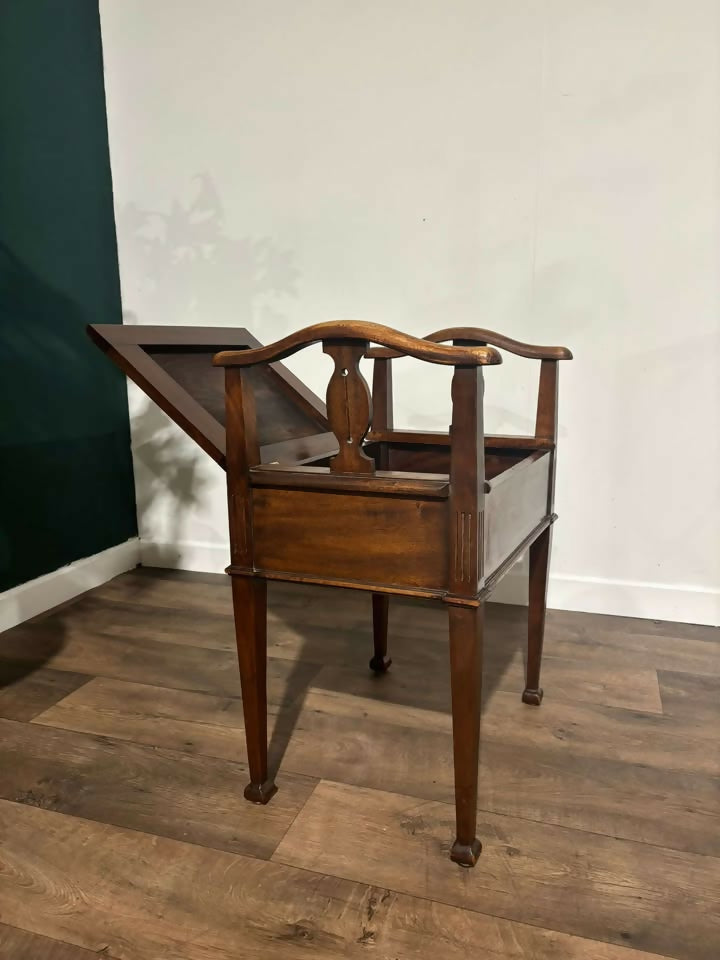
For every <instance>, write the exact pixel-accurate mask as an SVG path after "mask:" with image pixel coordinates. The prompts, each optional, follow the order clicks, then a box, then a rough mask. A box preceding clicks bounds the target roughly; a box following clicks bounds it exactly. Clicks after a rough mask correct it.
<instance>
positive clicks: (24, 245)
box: [0, 0, 136, 602]
mask: <svg viewBox="0 0 720 960" xmlns="http://www.w3.org/2000/svg"><path fill="white" fill-rule="evenodd" d="M91 322H100V323H120V322H121V308H120V286H119V280H118V266H117V250H116V242H115V225H114V218H113V207H112V184H111V178H110V163H109V156H108V138H107V123H106V117H105V92H104V86H103V71H102V48H101V41H100V18H99V13H98V5H97V0H72V2H68V0H2V13H1V14H0V590H4V589H7V588H8V587H12V586H15V585H16V584H19V583H23V582H25V581H26V580H30V579H32V578H33V577H37V576H39V575H40V574H43V573H48V572H49V571H51V570H55V569H57V568H58V567H60V566H62V565H64V564H66V563H70V562H71V561H73V560H77V559H79V558H80V557H86V556H89V555H91V554H93V553H97V552H98V551H100V550H104V549H105V548H107V547H111V546H113V545H114V544H118V543H121V542H123V541H125V540H127V539H128V538H129V537H132V536H134V535H135V533H136V522H135V502H134V491H133V478H132V462H131V458H130V440H129V432H128V414H127V399H126V392H125V383H124V379H123V377H122V375H121V374H120V373H119V371H117V370H116V369H115V367H114V366H113V365H112V364H111V363H110V362H109V360H108V359H107V358H106V357H104V356H103V355H102V354H101V353H100V351H99V350H98V349H97V348H96V347H94V346H93V345H92V344H91V343H90V341H89V340H88V338H87V335H86V333H85V326H86V324H88V323H91ZM0 602H1V601H0Z"/></svg>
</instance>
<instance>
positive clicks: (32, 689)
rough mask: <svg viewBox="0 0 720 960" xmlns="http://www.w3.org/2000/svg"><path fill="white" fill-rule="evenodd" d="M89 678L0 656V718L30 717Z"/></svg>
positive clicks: (80, 674)
mask: <svg viewBox="0 0 720 960" xmlns="http://www.w3.org/2000/svg"><path fill="white" fill-rule="evenodd" d="M89 679H90V677H88V676H86V675H85V674H83V673H69V672H67V671H63V670H52V669H49V668H47V667H40V668H38V666H37V664H35V663H26V662H23V661H22V660H18V661H11V660H2V659H0V717H5V718H7V719H8V720H32V718H33V717H35V716H37V714H39V713H42V712H43V710H47V709H48V707H51V706H52V705H53V704H55V703H57V702H58V701H59V700H62V698H63V697H66V696H67V695H68V694H69V693H72V692H73V690H77V689H78V687H81V686H82V685H83V684H84V683H87V682H88V680H89Z"/></svg>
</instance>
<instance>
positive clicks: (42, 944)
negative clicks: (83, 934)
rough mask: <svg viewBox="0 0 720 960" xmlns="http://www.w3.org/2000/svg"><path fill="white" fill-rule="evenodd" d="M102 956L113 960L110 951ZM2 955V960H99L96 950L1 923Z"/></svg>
mask: <svg viewBox="0 0 720 960" xmlns="http://www.w3.org/2000/svg"><path fill="white" fill-rule="evenodd" d="M102 956H103V957H104V958H106V960H113V958H112V957H111V956H110V954H109V953H103V954H102ZM0 957H1V958H2V960H97V957H98V955H97V953H96V952H95V951H94V950H84V949H83V948H82V947H77V946H75V945H74V944H72V943H61V942H60V941H59V940H50V939H49V938H48V937H41V936H38V934H36V933H28V932H27V931H26V930H19V929H18V928H17V927H8V926H7V924H5V923H0Z"/></svg>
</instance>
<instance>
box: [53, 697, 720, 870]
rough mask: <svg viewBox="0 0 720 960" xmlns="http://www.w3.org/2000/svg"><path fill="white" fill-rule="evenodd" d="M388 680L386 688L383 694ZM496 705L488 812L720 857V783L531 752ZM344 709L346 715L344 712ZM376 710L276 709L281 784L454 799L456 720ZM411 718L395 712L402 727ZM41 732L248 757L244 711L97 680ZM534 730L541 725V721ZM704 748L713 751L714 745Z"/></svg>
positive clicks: (274, 741)
mask: <svg viewBox="0 0 720 960" xmlns="http://www.w3.org/2000/svg"><path fill="white" fill-rule="evenodd" d="M383 682H384V680H379V681H377V683H378V686H379V685H381V684H382V683H383ZM498 696H500V695H498ZM503 696H504V695H503ZM513 701H514V702H515V703H516V705H517V711H518V714H520V715H521V718H522V715H523V714H524V715H525V716H528V715H532V716H534V717H536V718H537V721H536V722H537V723H538V724H542V722H543V718H544V716H545V714H544V711H545V710H546V707H545V706H543V707H542V708H541V709H540V710H539V711H536V710H534V709H533V708H529V707H527V706H526V705H524V704H522V703H520V702H519V700H516V698H513ZM495 702H496V701H493V702H491V704H490V705H489V707H488V709H487V711H486V714H485V718H486V721H485V728H486V731H487V735H486V736H485V737H484V739H483V741H482V750H481V768H480V785H479V804H480V806H481V807H482V808H483V809H485V810H490V811H494V812H497V813H505V814H513V815H515V816H519V817H526V818H528V819H532V820H541V821H545V822H548V823H555V824H559V825H562V826H567V827H573V828H575V829H579V830H588V831H595V832H601V833H608V834H610V835H612V836H618V837H625V838H628V839H638V840H643V841H645V842H647V843H653V844H657V845H660V846H666V847H671V848H674V849H679V850H689V851H695V852H700V853H714V854H717V855H720V829H717V828H720V781H719V780H717V779H715V778H713V777H710V776H707V775H704V774H702V773H697V772H690V771H688V770H680V771H677V770H668V769H666V768H660V769H658V768H654V767H652V766H651V765H649V764H646V763H627V762H624V761H623V760H621V759H618V758H616V757H613V756H612V752H611V751H610V755H609V756H607V755H606V756H600V755H599V754H597V753H596V754H592V753H590V754H582V753H580V754H577V753H574V752H572V750H571V749H568V746H567V745H566V743H565V742H564V741H558V740H555V741H554V743H553V742H552V741H551V740H548V742H547V743H545V744H542V745H540V746H538V744H537V743H534V742H533V741H532V739H531V738H530V737H529V736H528V742H527V744H525V745H523V743H522V732H521V729H519V728H521V727H522V726H523V725H522V724H520V723H514V722H513V720H512V712H510V714H509V716H510V719H508V713H507V712H506V713H505V715H501V716H500V717H498V718H496V719H495V721H494V723H493V721H492V718H493V716H494V704H495ZM501 702H504V699H503V697H501ZM338 703H341V704H342V706H343V710H342V712H340V711H338V710H337V709H336V708H337V705H338ZM353 706H355V710H353V709H352V707H353ZM378 706H379V707H385V711H384V716H385V717H386V716H387V714H388V712H390V711H389V710H388V705H387V704H378ZM374 707H375V704H374V703H372V702H369V701H362V702H361V703H360V704H353V698H350V697H347V696H340V695H336V696H333V697H327V696H325V695H324V693H323V691H322V690H315V689H313V690H311V692H310V694H309V696H308V697H307V698H306V701H305V703H304V705H303V706H302V709H300V710H299V711H287V710H285V711H280V712H278V711H274V712H273V715H272V716H271V717H270V721H269V727H270V759H271V765H272V766H273V768H274V767H276V766H277V765H278V763H279V765H280V770H279V774H278V784H279V786H280V787H282V784H283V778H284V776H285V774H286V773H287V772H290V771H292V772H294V773H298V774H302V775H305V776H308V777H315V778H324V779H327V780H336V781H340V782H343V783H348V784H354V785H356V786H364V787H373V788H376V789H385V790H389V791H392V792H397V793H403V792H407V793H410V794H412V795H413V796H417V797H420V798H424V799H429V800H442V801H452V799H453V796H454V781H453V767H452V755H453V754H452V737H451V731H450V728H449V725H448V723H447V720H448V719H449V718H447V716H445V715H440V714H435V715H434V716H435V717H437V718H438V719H439V720H444V721H445V723H444V724H443V726H442V727H441V726H440V725H439V724H438V726H437V728H435V729H432V728H430V727H429V726H425V727H418V726H410V725H402V724H401V723H397V722H396V723H388V722H383V720H382V719H378V718H376V710H375V709H374ZM404 709H405V708H401V709H400V710H398V709H397V708H396V709H395V711H394V713H395V716H396V718H399V717H401V716H402V715H403V714H404ZM382 715H383V714H381V716H382ZM646 716H647V715H646ZM487 718H491V719H489V720H488V719H487ZM652 719H657V720H662V719H663V718H655V717H652ZM36 722H37V723H42V724H48V725H52V726H57V727H62V728H67V729H72V730H82V731H85V732H87V733H93V734H97V735H104V736H109V737H113V738H117V739H122V740H130V741H134V742H140V743H146V744H154V745H162V746H163V747H165V748H169V749H172V750H177V751H181V752H186V753H190V754H199V753H200V754H207V755H209V756H215V757H224V758H228V759H236V758H238V757H241V758H242V759H245V742H244V733H243V732H242V728H243V719H242V710H241V704H240V703H239V702H238V701H232V700H228V699H227V698H217V697H211V696H208V695H205V694H199V693H188V692H185V691H176V690H165V689H162V688H155V687H149V686H142V685H137V684H124V683H120V682H118V681H110V680H103V679H98V680H94V681H92V682H91V683H89V684H87V685H86V686H85V687H83V688H82V689H81V690H79V691H78V692H77V693H76V694H72V695H71V696H69V697H67V698H66V699H65V700H64V701H62V702H61V703H59V704H57V705H56V706H54V707H53V708H51V709H50V710H48V711H46V712H45V713H44V714H42V715H41V716H40V717H38V718H37V721H36ZM527 724H528V728H529V727H530V726H531V725H532V717H529V718H528V720H527ZM488 728H489V730H488ZM506 729H512V730H513V731H516V730H517V733H516V736H517V739H511V742H510V744H509V745H508V744H507V743H505V742H503V740H502V736H503V731H504V730H506ZM493 734H495V736H496V737H499V738H500V739H499V740H496V739H495V738H494V737H493ZM657 739H658V740H659V738H657ZM318 744H322V745H323V748H322V750H319V749H318ZM701 746H702V747H704V748H705V753H707V754H709V753H710V751H709V750H708V749H707V744H701ZM688 752H689V751H688ZM695 752H696V754H697V753H698V752H700V751H699V750H696V751H695Z"/></svg>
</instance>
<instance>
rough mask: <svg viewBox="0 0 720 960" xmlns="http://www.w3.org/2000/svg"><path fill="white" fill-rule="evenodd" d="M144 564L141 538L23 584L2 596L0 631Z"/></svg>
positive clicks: (0, 594) (0, 603)
mask: <svg viewBox="0 0 720 960" xmlns="http://www.w3.org/2000/svg"><path fill="white" fill-rule="evenodd" d="M139 562H140V542H139V540H138V539H137V537H134V538H133V539H132V540H128V541H127V542H126V543H119V544H118V545H117V546H116V547H110V548H109V549H107V550H103V551H102V553H96V554H95V555H94V556H92V557H85V558H84V559H82V560H76V561H75V562H74V563H70V564H68V566H66V567H60V569H59V570H53V572H52V573H47V574H45V575H44V576H42V577H37V578H36V579H35V580H30V581H29V582H28V583H21V584H20V586H17V587H12V588H11V589H10V590H6V591H5V592H4V593H0V631H2V630H9V629H10V627H14V626H17V624H18V623H23V622H24V621H25V620H29V619H30V618H31V617H36V616H37V615H38V614H40V613H44V612H45V611H46V610H50V609H51V608H52V607H56V606H57V605H58V604H60V603H65V602H66V601H67V600H72V598H73V597H77V596H78V595H79V594H81V593H85V591H86V590H92V588H93V587H99V586H100V584H101V583H106V582H107V581H108V580H112V578H113V577H117V576H118V575H119V574H121V573H125V571H126V570H132V568H133V567H136V566H137V565H138V563H139Z"/></svg>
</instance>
